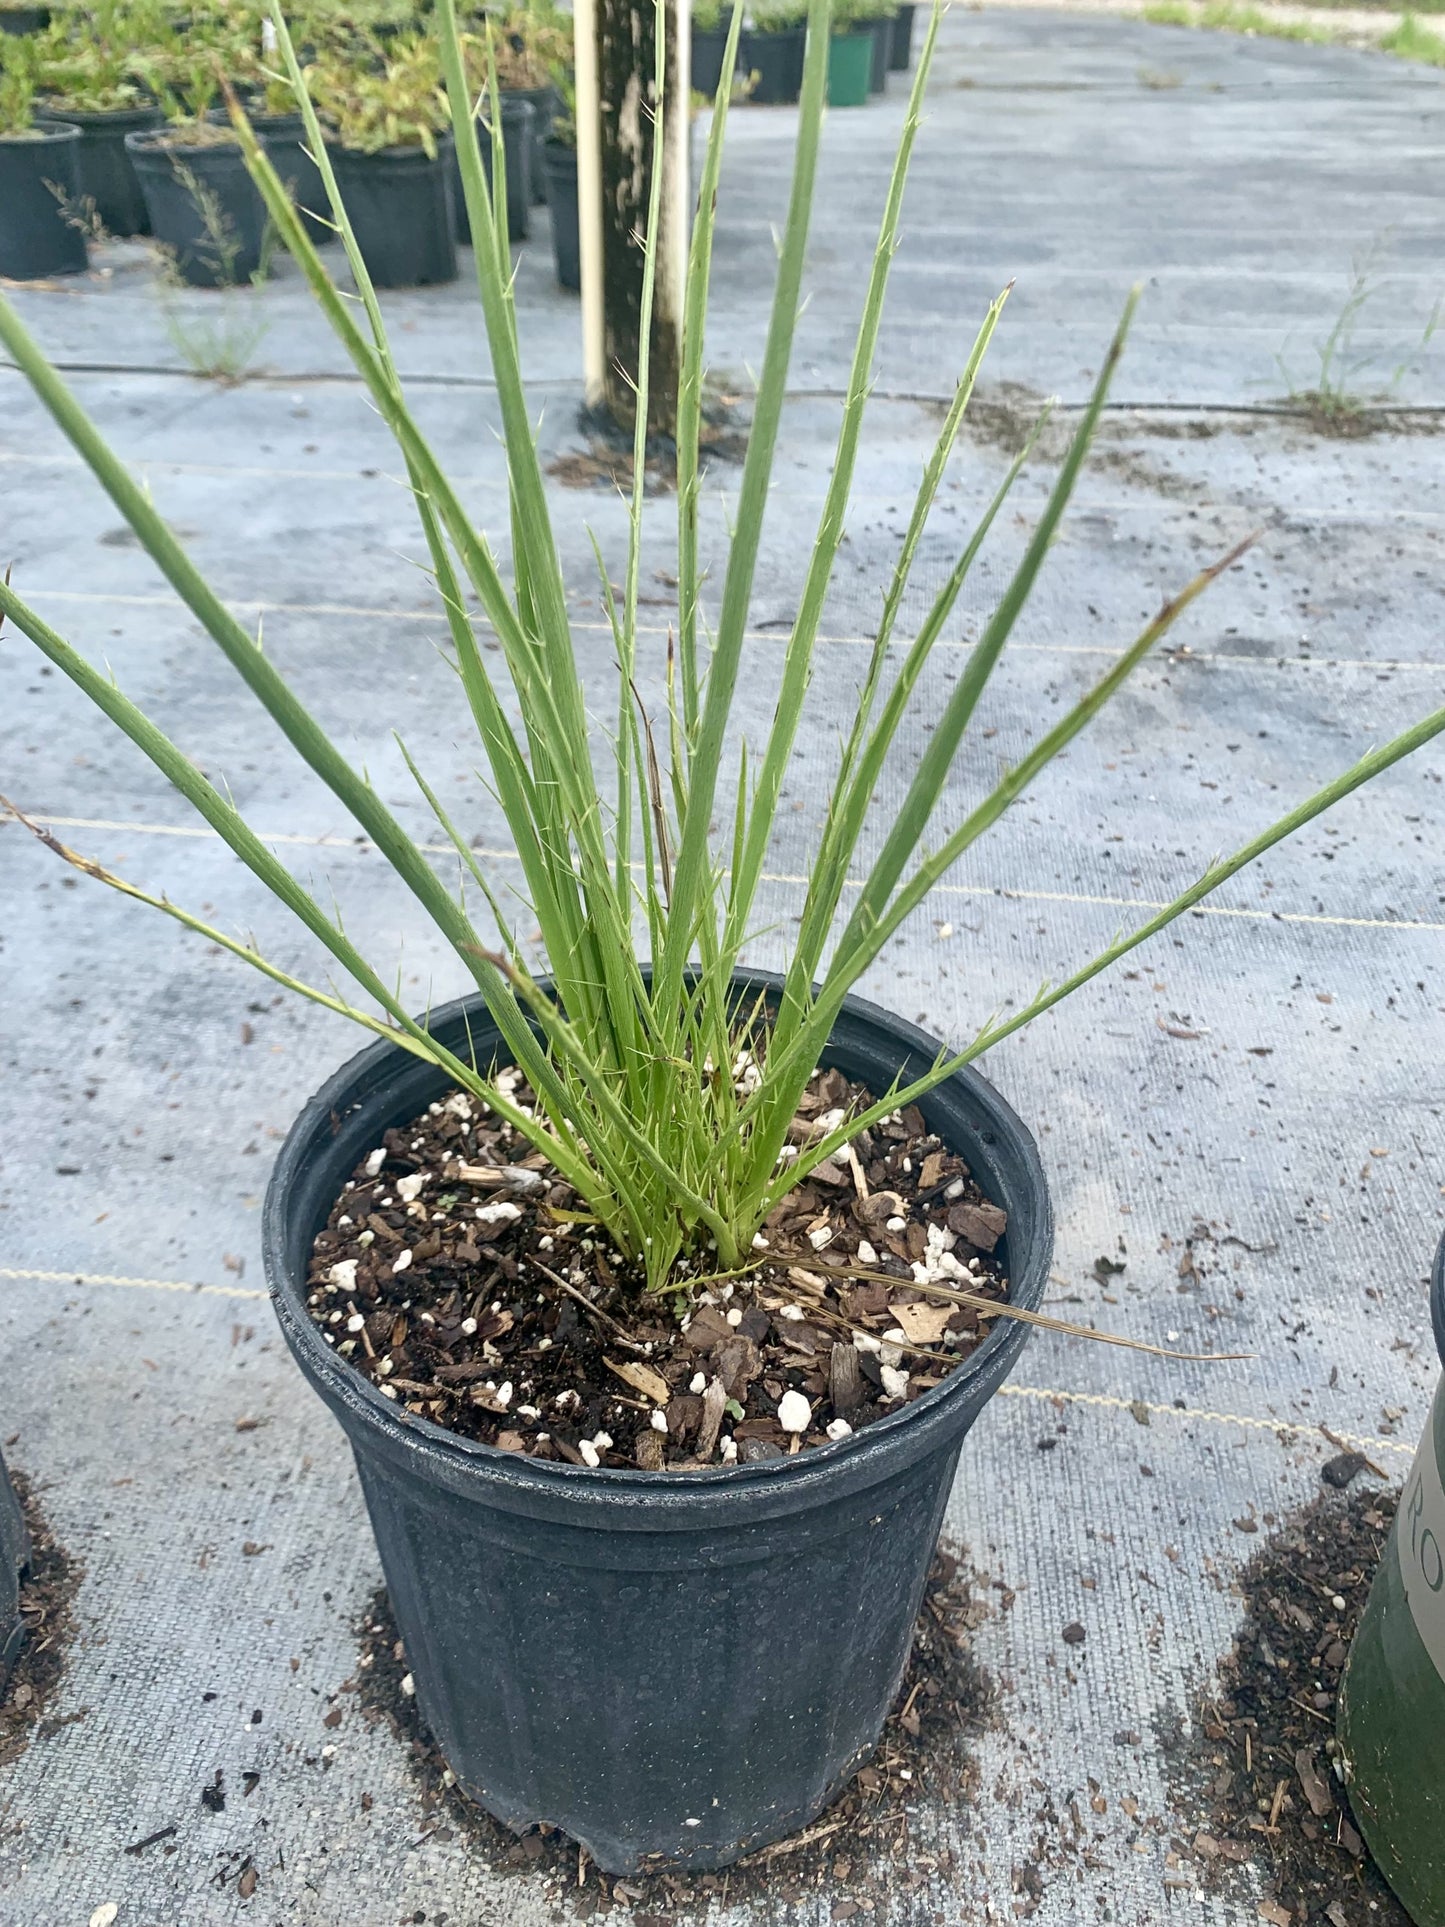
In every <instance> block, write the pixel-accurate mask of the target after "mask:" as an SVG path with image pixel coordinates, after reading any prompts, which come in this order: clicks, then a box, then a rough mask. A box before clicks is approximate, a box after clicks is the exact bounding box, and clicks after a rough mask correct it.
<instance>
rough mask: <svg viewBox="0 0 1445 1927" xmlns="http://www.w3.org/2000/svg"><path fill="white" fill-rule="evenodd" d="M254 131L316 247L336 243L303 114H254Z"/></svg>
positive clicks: (329, 207)
mask: <svg viewBox="0 0 1445 1927" xmlns="http://www.w3.org/2000/svg"><path fill="white" fill-rule="evenodd" d="M250 119H251V127H252V130H253V131H254V133H255V134H256V135H257V136H258V137H259V138H260V140H261V141H262V142H263V143H264V144H265V148H266V153H267V156H268V157H269V159H270V161H271V165H272V166H273V167H274V168H275V169H276V172H277V173H278V174H279V175H280V177H281V179H282V180H283V181H284V182H285V183H286V185H287V187H289V188H290V190H291V198H292V200H294V201H295V203H296V211H297V213H298V214H300V216H301V224H302V226H303V227H304V228H305V229H306V232H307V234H308V235H310V237H311V239H312V241H313V242H314V243H315V245H316V246H317V247H324V246H325V245H326V243H327V242H328V241H334V240H335V239H336V230H335V228H334V227H332V226H331V224H330V222H331V203H330V202H329V201H328V200H327V198H326V183H325V182H324V181H323V180H322V178H321V169H320V168H319V167H318V166H317V165H316V163H315V161H314V160H312V158H311V154H310V152H309V150H308V148H307V144H306V139H307V137H306V122H305V121H304V120H303V119H302V117H301V115H300V114H252V115H251V117H250Z"/></svg>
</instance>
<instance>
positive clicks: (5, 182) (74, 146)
mask: <svg viewBox="0 0 1445 1927" xmlns="http://www.w3.org/2000/svg"><path fill="white" fill-rule="evenodd" d="M79 147H80V129H79V128H78V127H70V126H66V125H63V124H61V123H58V122H52V123H51V124H50V125H49V126H38V125H37V126H36V127H35V128H34V129H33V130H32V131H31V132H30V133H28V134H12V135H7V136H6V137H5V138H3V139H0V275H4V276H5V277H6V278H7V279H9V280H11V281H43V280H45V279H46V278H47V277H48V276H50V275H52V274H84V272H85V270H86V268H87V266H88V265H89V263H88V261H87V259H86V253H85V236H84V234H82V233H81V231H80V229H79V228H78V227H77V226H76V225H75V218H74V217H78V216H79V213H80V205H79V193H80V177H79V172H78V170H77V168H76V154H77V151H78V150H79ZM67 216H70V217H72V218H67Z"/></svg>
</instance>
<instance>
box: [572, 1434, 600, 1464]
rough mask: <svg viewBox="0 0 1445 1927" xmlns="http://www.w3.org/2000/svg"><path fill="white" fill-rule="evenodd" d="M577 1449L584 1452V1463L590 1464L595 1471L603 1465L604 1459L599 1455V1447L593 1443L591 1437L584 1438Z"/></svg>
mask: <svg viewBox="0 0 1445 1927" xmlns="http://www.w3.org/2000/svg"><path fill="white" fill-rule="evenodd" d="M577 1450H578V1451H579V1452H580V1453H581V1454H582V1463H583V1464H584V1465H590V1466H591V1467H592V1468H593V1470H594V1471H595V1470H596V1468H597V1467H598V1466H599V1465H601V1463H602V1461H601V1459H600V1458H598V1456H597V1447H596V1446H595V1445H594V1444H593V1443H592V1441H591V1439H583V1440H582V1441H581V1443H580V1444H579V1445H578V1447H577Z"/></svg>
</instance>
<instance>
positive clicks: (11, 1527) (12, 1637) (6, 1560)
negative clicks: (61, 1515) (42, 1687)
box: [0, 1457, 30, 1693]
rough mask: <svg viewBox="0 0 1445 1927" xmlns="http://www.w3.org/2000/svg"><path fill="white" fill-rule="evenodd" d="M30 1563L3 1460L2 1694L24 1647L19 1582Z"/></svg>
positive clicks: (27, 1541) (0, 1464) (0, 1486)
mask: <svg viewBox="0 0 1445 1927" xmlns="http://www.w3.org/2000/svg"><path fill="white" fill-rule="evenodd" d="M29 1564H30V1534H29V1533H28V1532H27V1531H26V1530H25V1516H24V1514H23V1513H22V1512H21V1510H20V1501H19V1499H18V1498H17V1497H16V1494H15V1488H14V1486H13V1485H11V1483H10V1474H9V1472H8V1471H7V1469H6V1466H5V1460H4V1458H3V1457H0V1693H3V1692H4V1690H5V1686H6V1682H7V1681H8V1680H9V1678H10V1669H11V1667H12V1666H14V1664H15V1661H16V1660H17V1659H18V1658H19V1656H20V1648H21V1647H22V1646H23V1645H24V1644H25V1621H24V1620H23V1619H22V1618H21V1617H20V1579H21V1575H22V1574H23V1573H24V1571H25V1568H26V1567H27V1566H28V1565H29Z"/></svg>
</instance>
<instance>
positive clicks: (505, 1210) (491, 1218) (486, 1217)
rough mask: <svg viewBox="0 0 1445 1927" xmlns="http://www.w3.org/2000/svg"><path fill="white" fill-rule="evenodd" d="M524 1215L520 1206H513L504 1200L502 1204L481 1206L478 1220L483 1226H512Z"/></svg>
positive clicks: (478, 1209)
mask: <svg viewBox="0 0 1445 1927" xmlns="http://www.w3.org/2000/svg"><path fill="white" fill-rule="evenodd" d="M521 1215H522V1207H521V1205H519V1204H511V1203H509V1202H508V1200H507V1199H505V1198H504V1199H503V1200H502V1202H501V1203H500V1204H479V1205H478V1206H477V1218H478V1221H479V1222H480V1223H482V1224H512V1223H514V1222H515V1220H516V1219H518V1218H520V1217H521Z"/></svg>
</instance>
